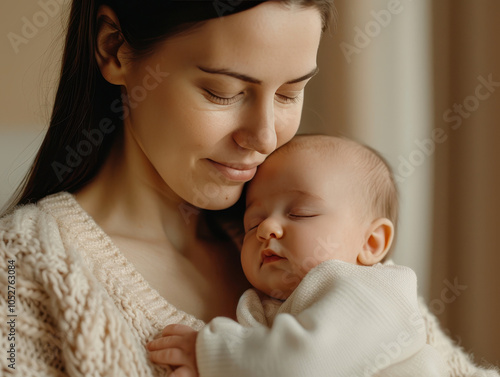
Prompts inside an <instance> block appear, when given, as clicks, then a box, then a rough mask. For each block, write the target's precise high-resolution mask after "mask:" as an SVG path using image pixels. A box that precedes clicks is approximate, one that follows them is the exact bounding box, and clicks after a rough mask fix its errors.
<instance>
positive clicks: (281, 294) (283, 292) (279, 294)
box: [263, 283, 299, 301]
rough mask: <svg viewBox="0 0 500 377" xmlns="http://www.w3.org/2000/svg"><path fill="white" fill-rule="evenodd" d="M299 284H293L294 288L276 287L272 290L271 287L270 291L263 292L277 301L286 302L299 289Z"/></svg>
mask: <svg viewBox="0 0 500 377" xmlns="http://www.w3.org/2000/svg"><path fill="white" fill-rule="evenodd" d="M298 285H299V284H298V283H297V284H293V285H292V286H288V285H287V286H283V287H274V288H271V287H269V288H268V289H266V290H264V291H263V292H264V293H265V294H266V295H268V296H269V297H272V298H275V299H277V300H281V301H285V300H286V299H287V298H288V297H290V295H291V294H292V292H293V291H294V290H295V289H296V288H297V286H298Z"/></svg>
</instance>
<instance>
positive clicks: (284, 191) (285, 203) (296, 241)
mask: <svg viewBox="0 0 500 377" xmlns="http://www.w3.org/2000/svg"><path fill="white" fill-rule="evenodd" d="M328 160H331V158H330V157H323V158H322V156H320V155H319V153H317V152H314V151H308V152H305V153H300V154H299V153H297V152H294V151H292V152H289V153H278V154H275V155H272V156H271V157H269V158H268V159H267V160H266V161H265V162H264V164H262V165H261V166H260V167H259V169H258V172H257V175H256V177H255V178H254V180H253V181H252V183H251V184H250V186H249V188H248V192H247V196H246V202H247V210H246V212H245V217H244V224H245V239H244V242H243V248H242V252H241V261H242V266H243V270H244V272H245V275H246V276H247V279H248V280H249V281H250V283H251V284H252V285H253V286H254V287H255V288H257V289H259V290H260V291H262V292H264V293H266V294H268V295H270V296H272V297H275V298H280V299H285V298H287V297H288V296H289V295H290V294H291V292H292V291H293V290H294V289H295V288H296V287H297V285H298V284H299V283H300V281H301V280H302V278H303V277H304V276H305V275H306V273H307V272H308V271H310V270H311V269H312V268H313V267H315V266H317V265H318V264H320V263H321V262H323V261H325V260H330V259H338V260H342V261H345V262H350V263H356V262H357V255H358V253H359V251H360V249H361V248H362V247H363V240H364V236H365V235H364V234H363V231H364V229H365V226H364V225H365V223H364V221H365V220H363V219H362V216H361V215H360V213H359V212H360V211H359V210H356V208H359V206H355V205H354V203H355V199H354V198H355V194H353V187H354V186H355V184H356V182H353V179H355V178H354V177H355V175H354V174H352V173H351V172H349V170H348V168H347V167H345V166H347V164H343V163H342V162H341V161H328Z"/></svg>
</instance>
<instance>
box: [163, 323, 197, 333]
mask: <svg viewBox="0 0 500 377" xmlns="http://www.w3.org/2000/svg"><path fill="white" fill-rule="evenodd" d="M193 333H197V331H196V330H194V329H193V328H191V327H189V326H186V325H180V324H174V325H168V326H166V327H165V328H164V329H163V331H162V332H161V336H169V335H188V334H193Z"/></svg>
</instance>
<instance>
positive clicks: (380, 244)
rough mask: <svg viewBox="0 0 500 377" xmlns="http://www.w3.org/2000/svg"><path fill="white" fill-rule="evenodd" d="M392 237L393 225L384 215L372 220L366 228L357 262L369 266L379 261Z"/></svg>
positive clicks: (386, 251)
mask: <svg viewBox="0 0 500 377" xmlns="http://www.w3.org/2000/svg"><path fill="white" fill-rule="evenodd" d="M393 239H394V225H393V224H392V221H390V220H389V219H386V218H385V217H382V218H379V219H377V220H375V221H373V222H372V223H371V224H370V226H369V227H368V229H367V232H366V236H365V239H364V244H363V249H362V251H361V252H360V253H359V254H358V263H359V264H361V265H364V266H371V265H373V264H375V263H378V262H380V261H381V260H382V259H384V257H385V256H386V254H387V253H388V252H389V249H390V247H391V244H392V240H393Z"/></svg>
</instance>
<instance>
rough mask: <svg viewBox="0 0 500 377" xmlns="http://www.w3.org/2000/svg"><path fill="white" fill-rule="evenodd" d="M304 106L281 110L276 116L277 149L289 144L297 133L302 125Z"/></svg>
mask: <svg viewBox="0 0 500 377" xmlns="http://www.w3.org/2000/svg"><path fill="white" fill-rule="evenodd" d="M301 112H302V105H299V104H297V105H296V106H294V108H293V109H286V108H284V109H280V110H279V111H276V115H275V132H276V138H277V147H276V148H279V147H281V146H282V145H284V144H286V143H288V142H289V141H290V140H291V139H292V138H293V137H294V136H295V134H296V133H297V130H298V129H299V125H300V116H301Z"/></svg>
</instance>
